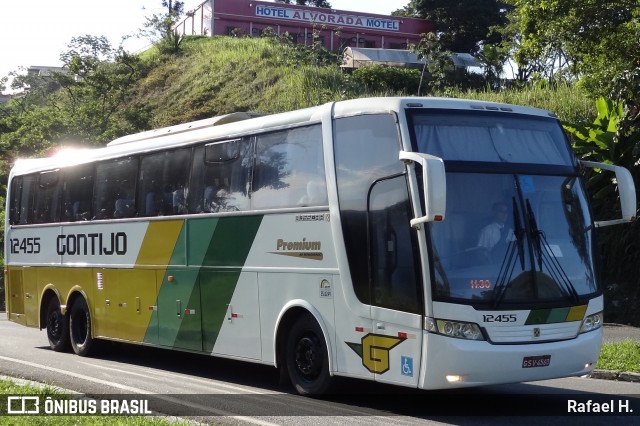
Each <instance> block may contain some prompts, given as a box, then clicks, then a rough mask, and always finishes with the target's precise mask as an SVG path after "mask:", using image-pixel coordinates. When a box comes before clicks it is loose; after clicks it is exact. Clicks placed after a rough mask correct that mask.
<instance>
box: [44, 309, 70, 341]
mask: <svg viewBox="0 0 640 426" xmlns="http://www.w3.org/2000/svg"><path fill="white" fill-rule="evenodd" d="M45 319H46V322H47V338H48V339H49V346H50V347H51V349H53V350H54V351H56V352H66V351H68V350H69V318H68V317H67V316H66V315H62V312H60V302H59V301H58V299H57V298H56V297H52V298H51V300H49V303H48V304H47V311H46V314H45Z"/></svg>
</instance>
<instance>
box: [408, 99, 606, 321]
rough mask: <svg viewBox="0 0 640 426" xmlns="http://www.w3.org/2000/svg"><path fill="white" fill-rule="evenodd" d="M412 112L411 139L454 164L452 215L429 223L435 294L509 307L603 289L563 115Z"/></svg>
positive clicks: (578, 297)
mask: <svg viewBox="0 0 640 426" xmlns="http://www.w3.org/2000/svg"><path fill="white" fill-rule="evenodd" d="M411 122H412V124H413V135H414V141H413V142H414V149H417V150H418V151H420V152H424V153H428V154H432V155H437V156H440V157H442V158H443V159H444V161H445V168H446V171H447V210H446V218H445V220H444V221H443V222H434V223H432V224H431V225H430V228H429V231H430V237H431V256H432V261H433V263H432V264H433V265H434V267H433V268H432V274H433V275H432V283H433V284H432V285H433V289H432V290H433V298H434V300H436V301H449V302H457V303H467V304H474V305H478V306H482V305H484V306H486V307H487V308H494V309H497V308H505V309H508V308H515V306H516V305H518V304H523V305H524V304H526V305H528V306H530V305H531V303H536V302H540V303H546V304H549V303H551V304H566V305H573V304H577V303H581V302H583V301H584V300H585V298H586V297H593V296H594V295H595V294H597V293H598V292H599V291H600V290H599V288H598V284H597V280H596V277H595V273H594V267H593V257H594V255H593V251H594V247H593V241H592V234H591V218H590V215H589V208H588V205H587V197H586V195H585V192H584V189H583V187H582V183H581V181H580V178H579V176H578V174H577V169H576V167H575V163H574V161H575V160H574V158H573V155H572V154H571V151H570V150H569V147H568V144H567V142H566V140H565V138H564V135H563V133H562V130H561V128H560V126H559V124H558V122H557V121H556V120H554V119H551V118H549V119H546V118H542V119H538V118H536V117H532V118H529V117H526V118H524V117H522V116H516V117H515V118H514V117H513V116H511V115H507V114H501V115H498V114H492V115H486V116H478V115H477V113H476V115H473V116H472V115H469V114H466V113H456V112H451V111H448V112H447V114H440V113H436V114H433V113H427V112H421V113H418V114H414V115H413V116H412V117H411Z"/></svg>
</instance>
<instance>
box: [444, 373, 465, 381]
mask: <svg viewBox="0 0 640 426" xmlns="http://www.w3.org/2000/svg"><path fill="white" fill-rule="evenodd" d="M446 379H447V382H449V383H459V382H461V381H462V376H458V375H455V374H451V375H448V376H446Z"/></svg>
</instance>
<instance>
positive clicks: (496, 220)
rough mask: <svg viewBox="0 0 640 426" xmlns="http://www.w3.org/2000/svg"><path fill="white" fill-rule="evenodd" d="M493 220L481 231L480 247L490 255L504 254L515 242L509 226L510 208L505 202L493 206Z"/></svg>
mask: <svg viewBox="0 0 640 426" xmlns="http://www.w3.org/2000/svg"><path fill="white" fill-rule="evenodd" d="M491 211H492V214H493V220H492V221H491V223H490V224H488V225H486V226H485V227H484V228H482V230H481V231H480V237H479V238H478V247H481V248H484V249H486V250H487V251H488V253H498V255H500V254H502V253H504V250H506V246H507V244H508V243H509V242H511V241H514V240H515V236H514V234H513V229H512V228H510V227H509V226H508V224H507V220H508V218H509V207H508V206H507V204H506V203H504V202H497V203H494V204H493V207H492V209H491Z"/></svg>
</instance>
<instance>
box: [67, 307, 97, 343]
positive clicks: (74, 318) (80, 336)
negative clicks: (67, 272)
mask: <svg viewBox="0 0 640 426" xmlns="http://www.w3.org/2000/svg"><path fill="white" fill-rule="evenodd" d="M69 335H70V337H71V348H72V349H73V352H75V353H76V354H77V355H80V356H88V355H89V353H90V352H91V347H92V346H93V337H91V314H90V313H89V307H88V306H87V302H86V301H85V300H84V297H79V298H78V299H76V301H75V302H73V305H72V306H71V313H70V315H69Z"/></svg>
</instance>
